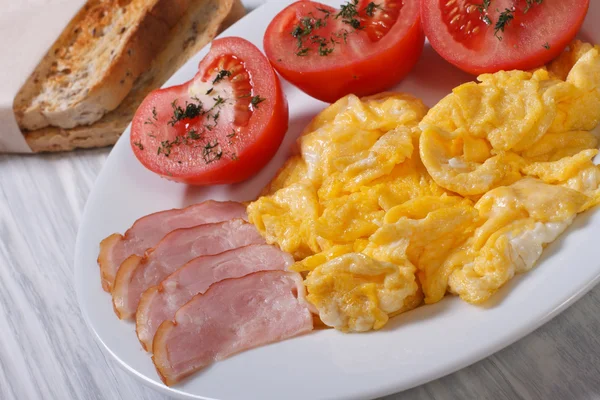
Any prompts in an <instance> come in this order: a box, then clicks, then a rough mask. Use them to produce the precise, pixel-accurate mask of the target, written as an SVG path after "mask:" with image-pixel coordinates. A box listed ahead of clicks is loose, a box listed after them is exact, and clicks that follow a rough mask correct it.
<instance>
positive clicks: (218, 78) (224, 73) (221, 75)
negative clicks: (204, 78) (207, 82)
mask: <svg viewBox="0 0 600 400" xmlns="http://www.w3.org/2000/svg"><path fill="white" fill-rule="evenodd" d="M229 76H231V71H227V70H226V69H222V70H220V71H219V73H218V74H217V76H216V78H215V79H214V80H213V82H212V83H213V85H214V84H216V83H219V82H221V81H222V80H223V79H224V78H225V77H229Z"/></svg>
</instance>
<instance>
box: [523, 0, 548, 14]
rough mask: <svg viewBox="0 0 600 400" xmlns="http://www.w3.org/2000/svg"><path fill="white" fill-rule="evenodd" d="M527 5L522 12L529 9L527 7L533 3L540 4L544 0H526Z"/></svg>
mask: <svg viewBox="0 0 600 400" xmlns="http://www.w3.org/2000/svg"><path fill="white" fill-rule="evenodd" d="M526 2H527V5H526V6H525V9H524V10H523V13H525V14H526V13H527V11H529V9H530V8H531V7H533V4H534V3H535V4H538V5H539V4H542V3H543V2H544V0H526Z"/></svg>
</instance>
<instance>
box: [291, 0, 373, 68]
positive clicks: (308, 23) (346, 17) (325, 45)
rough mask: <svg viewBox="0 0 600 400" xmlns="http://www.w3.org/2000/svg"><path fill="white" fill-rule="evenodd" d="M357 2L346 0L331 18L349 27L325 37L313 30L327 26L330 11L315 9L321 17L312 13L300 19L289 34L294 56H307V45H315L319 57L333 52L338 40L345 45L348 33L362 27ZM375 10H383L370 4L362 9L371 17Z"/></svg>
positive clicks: (308, 50)
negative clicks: (292, 39)
mask: <svg viewBox="0 0 600 400" xmlns="http://www.w3.org/2000/svg"><path fill="white" fill-rule="evenodd" d="M358 3H359V0H348V1H347V2H346V3H345V4H344V5H342V6H341V7H340V10H339V11H338V13H337V14H335V15H334V16H333V17H334V18H335V19H341V21H342V23H344V24H346V25H349V26H350V27H351V29H350V30H348V29H340V30H338V31H337V32H333V33H331V34H330V35H329V37H327V36H320V35H317V34H315V30H317V29H319V28H322V27H325V26H327V21H328V19H329V18H330V17H331V16H332V13H331V11H329V10H326V9H324V8H317V9H316V10H317V11H319V12H320V13H321V14H322V15H320V17H316V16H315V14H314V13H312V12H311V13H309V14H308V15H307V16H305V17H302V18H300V20H299V21H298V23H297V24H296V25H295V26H294V27H293V28H292V31H291V32H290V34H291V35H292V36H293V37H294V38H295V39H296V41H297V45H296V55H297V56H298V57H304V56H307V55H308V54H309V52H310V50H311V49H310V47H309V46H307V43H306V42H307V41H309V43H311V44H313V45H316V46H315V47H316V49H315V50H316V52H317V54H319V55H320V56H323V57H324V56H328V55H329V54H331V53H332V52H333V51H334V50H335V46H336V45H337V44H340V43H341V42H340V41H339V40H341V39H343V40H344V43H346V39H347V37H348V35H349V34H350V33H353V32H355V31H358V30H361V29H363V28H364V27H363V26H362V25H361V15H360V13H359V9H358ZM375 10H383V8H382V7H381V5H380V4H377V3H374V2H370V3H369V4H367V6H366V7H365V8H364V13H365V14H366V15H367V16H369V17H373V16H374V15H375Z"/></svg>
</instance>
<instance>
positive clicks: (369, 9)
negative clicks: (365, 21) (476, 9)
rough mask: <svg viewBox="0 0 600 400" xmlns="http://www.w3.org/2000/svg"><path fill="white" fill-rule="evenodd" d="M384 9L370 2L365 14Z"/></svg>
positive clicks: (369, 14)
mask: <svg viewBox="0 0 600 400" xmlns="http://www.w3.org/2000/svg"><path fill="white" fill-rule="evenodd" d="M487 1H490V0H487ZM382 9H383V8H382V7H381V5H380V4H376V3H373V2H370V3H369V4H367V6H366V7H365V14H367V15H368V16H369V17H372V16H373V15H375V10H382Z"/></svg>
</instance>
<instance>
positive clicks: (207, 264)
mask: <svg viewBox="0 0 600 400" xmlns="http://www.w3.org/2000/svg"><path fill="white" fill-rule="evenodd" d="M293 262H294V259H293V258H292V256H291V255H290V254H288V253H285V252H283V251H281V250H279V249H278V248H277V247H275V246H270V245H267V244H255V245H250V246H245V247H240V248H237V249H234V250H229V251H226V252H223V253H220V254H217V255H212V256H201V257H198V258H195V259H193V260H192V261H190V262H188V263H187V264H185V265H184V266H183V267H181V268H179V269H178V270H177V271H175V272H174V273H173V274H171V275H169V276H168V277H167V278H166V279H165V280H163V281H162V282H161V283H160V285H158V286H153V287H151V288H150V289H148V290H146V291H145V292H144V294H143V295H142V298H141V299H140V302H139V305H138V308H137V312H136V313H135V318H136V330H137V334H138V338H139V339H140V342H141V343H142V346H144V349H146V350H151V349H152V339H153V338H154V334H155V333H156V330H157V329H158V327H159V326H160V324H162V323H163V322H164V321H166V320H172V319H173V317H174V316H175V312H176V311H177V310H178V309H179V308H180V307H181V306H183V305H184V304H185V303H187V302H188V301H190V300H191V299H192V297H194V296H195V295H197V294H199V293H204V292H205V291H206V289H208V288H209V286H210V285H212V284H213V283H215V282H219V281H222V280H224V279H229V278H240V277H242V276H245V275H248V274H250V273H253V272H257V271H268V270H285V269H286V268H287V267H288V266H289V265H291V264H292V263H293Z"/></svg>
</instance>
